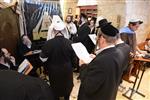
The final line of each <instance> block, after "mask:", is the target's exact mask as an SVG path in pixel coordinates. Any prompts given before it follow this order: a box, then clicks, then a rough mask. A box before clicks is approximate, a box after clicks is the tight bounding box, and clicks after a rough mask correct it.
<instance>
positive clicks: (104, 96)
mask: <svg viewBox="0 0 150 100" xmlns="http://www.w3.org/2000/svg"><path fill="white" fill-rule="evenodd" d="M121 64H122V58H121V56H119V53H118V50H117V49H116V48H115V47H113V48H109V49H105V50H104V51H102V52H101V53H100V54H98V55H97V56H96V58H95V59H94V60H93V61H92V62H91V63H89V64H88V65H87V66H86V67H84V68H83V69H82V70H81V73H80V74H81V86H80V90H79V94H78V100H115V98H116V94H117V89H118V85H119V83H120V78H121V76H122V74H121Z"/></svg>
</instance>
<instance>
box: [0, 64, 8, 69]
mask: <svg viewBox="0 0 150 100" xmlns="http://www.w3.org/2000/svg"><path fill="white" fill-rule="evenodd" d="M8 69H9V68H8V67H7V66H5V65H3V64H0V70H8Z"/></svg>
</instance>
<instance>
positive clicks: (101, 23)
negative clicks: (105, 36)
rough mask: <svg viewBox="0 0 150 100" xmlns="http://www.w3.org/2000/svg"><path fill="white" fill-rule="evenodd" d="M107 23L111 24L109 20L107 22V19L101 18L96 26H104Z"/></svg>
mask: <svg viewBox="0 0 150 100" xmlns="http://www.w3.org/2000/svg"><path fill="white" fill-rule="evenodd" d="M107 24H111V22H108V21H107V19H102V20H100V21H99V26H98V27H97V28H102V27H104V26H106V25H107Z"/></svg>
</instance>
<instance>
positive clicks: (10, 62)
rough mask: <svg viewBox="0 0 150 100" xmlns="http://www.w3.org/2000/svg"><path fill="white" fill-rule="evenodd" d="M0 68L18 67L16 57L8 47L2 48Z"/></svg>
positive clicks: (0, 50)
mask: <svg viewBox="0 0 150 100" xmlns="http://www.w3.org/2000/svg"><path fill="white" fill-rule="evenodd" d="M0 69H12V70H16V69H17V67H16V62H15V58H14V57H13V56H11V55H10V53H9V52H8V50H7V49H6V48H0Z"/></svg>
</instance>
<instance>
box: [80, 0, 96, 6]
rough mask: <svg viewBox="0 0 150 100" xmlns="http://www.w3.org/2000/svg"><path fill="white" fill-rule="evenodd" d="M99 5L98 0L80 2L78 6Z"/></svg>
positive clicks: (82, 0) (81, 0)
mask: <svg viewBox="0 0 150 100" xmlns="http://www.w3.org/2000/svg"><path fill="white" fill-rule="evenodd" d="M89 5H97V0H78V4H77V6H89Z"/></svg>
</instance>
